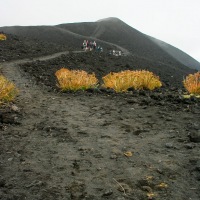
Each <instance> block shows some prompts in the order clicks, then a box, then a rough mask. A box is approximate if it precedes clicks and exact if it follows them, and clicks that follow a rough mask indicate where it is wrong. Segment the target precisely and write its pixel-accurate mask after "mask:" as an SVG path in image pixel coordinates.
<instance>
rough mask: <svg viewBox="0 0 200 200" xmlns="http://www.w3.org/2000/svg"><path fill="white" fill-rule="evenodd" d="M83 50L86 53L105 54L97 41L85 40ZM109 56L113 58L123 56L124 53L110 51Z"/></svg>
mask: <svg viewBox="0 0 200 200" xmlns="http://www.w3.org/2000/svg"><path fill="white" fill-rule="evenodd" d="M81 48H82V49H83V50H84V51H93V50H94V51H97V52H103V48H102V47H101V46H100V45H97V43H96V41H89V40H84V41H83V44H82V46H81ZM109 55H113V56H122V51H120V50H114V49H113V50H109Z"/></svg>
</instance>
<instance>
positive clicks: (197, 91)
mask: <svg viewBox="0 0 200 200" xmlns="http://www.w3.org/2000/svg"><path fill="white" fill-rule="evenodd" d="M183 85H184V87H185V89H186V90H187V91H188V92H189V93H190V94H193V95H200V72H197V73H195V74H189V75H188V76H187V77H186V78H185V79H184V80H183Z"/></svg>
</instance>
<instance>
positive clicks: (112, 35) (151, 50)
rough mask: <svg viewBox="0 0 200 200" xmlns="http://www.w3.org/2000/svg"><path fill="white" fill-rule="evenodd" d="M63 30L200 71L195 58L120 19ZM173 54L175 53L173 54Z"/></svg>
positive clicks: (143, 55)
mask: <svg viewBox="0 0 200 200" xmlns="http://www.w3.org/2000/svg"><path fill="white" fill-rule="evenodd" d="M58 26H59V27H61V28H64V29H66V30H70V31H71V32H74V33H78V34H80V35H85V36H88V37H94V38H98V39H101V40H104V41H109V42H112V43H115V44H117V45H119V46H121V47H124V48H125V49H128V50H129V51H130V52H131V53H132V54H133V55H135V56H138V57H142V58H145V59H150V60H157V61H160V62H163V63H165V64H173V65H177V66H178V63H179V62H180V63H182V64H183V65H186V66H187V67H191V68H194V69H200V63H199V62H198V61H196V60H195V59H194V58H192V57H191V56H189V55H188V54H186V53H184V52H183V51H181V50H179V49H177V48H176V53H174V49H175V47H173V46H172V45H169V44H167V43H165V44H166V45H167V48H166V47H165V48H164V47H163V45H160V43H158V42H156V41H155V40H156V39H155V40H152V39H151V37H149V36H147V35H145V34H143V33H141V32H140V31H138V30H136V29H134V28H132V27H131V26H129V25H127V24H126V23H124V22H123V21H121V20H120V19H118V18H113V17H111V18H107V19H102V20H99V21H97V22H87V23H71V24H60V25H58ZM172 52H173V53H172Z"/></svg>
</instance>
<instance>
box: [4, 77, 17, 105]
mask: <svg viewBox="0 0 200 200" xmlns="http://www.w3.org/2000/svg"><path fill="white" fill-rule="evenodd" d="M17 94H18V89H17V88H16V87H15V85H14V83H12V82H10V81H9V80H7V79H6V78H5V77H4V76H2V75H0V104H2V103H7V102H11V101H13V100H14V98H15V97H16V95H17Z"/></svg>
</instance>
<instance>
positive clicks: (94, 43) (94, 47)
mask: <svg viewBox="0 0 200 200" xmlns="http://www.w3.org/2000/svg"><path fill="white" fill-rule="evenodd" d="M96 46H97V43H96V42H95V41H94V42H93V49H94V50H95V49H96Z"/></svg>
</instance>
